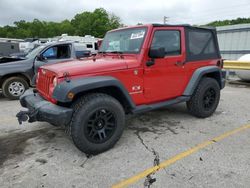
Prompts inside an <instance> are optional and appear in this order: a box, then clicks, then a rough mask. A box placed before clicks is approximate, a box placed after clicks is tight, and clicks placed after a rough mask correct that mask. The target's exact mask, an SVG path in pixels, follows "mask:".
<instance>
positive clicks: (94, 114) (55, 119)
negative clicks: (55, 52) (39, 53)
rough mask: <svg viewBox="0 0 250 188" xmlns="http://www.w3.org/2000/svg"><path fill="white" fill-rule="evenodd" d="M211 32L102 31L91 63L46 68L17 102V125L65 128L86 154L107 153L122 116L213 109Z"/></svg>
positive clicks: (166, 28)
mask: <svg viewBox="0 0 250 188" xmlns="http://www.w3.org/2000/svg"><path fill="white" fill-rule="evenodd" d="M222 66H223V61H222V59H221V56H220V51H219V47H218V42H217V36H216V30H214V29H205V28H198V27H191V26H187V25H175V26H171V25H160V24H153V25H143V26H136V27H128V28H123V29H118V30H114V31H110V32H108V33H107V34H106V36H105V38H104V39H103V41H102V45H101V49H100V51H99V54H98V55H97V56H96V57H93V58H92V59H88V60H87V59H86V60H80V61H72V62H67V63H60V64H53V65H48V66H47V65H46V66H43V67H41V68H40V69H39V71H38V77H37V89H35V90H34V89H30V90H28V91H26V92H25V94H24V95H22V96H21V98H20V103H21V105H22V106H23V107H25V108H27V109H28V110H27V111H21V112H19V113H18V114H17V117H18V120H19V122H20V123H22V122H23V121H27V120H28V121H29V122H35V121H46V122H49V123H51V124H53V125H57V126H66V127H67V128H68V130H69V131H70V135H71V137H72V139H73V142H74V144H75V145H76V147H77V148H78V149H80V150H81V151H83V152H85V153H88V154H98V153H101V152H104V151H106V150H108V149H110V148H112V147H113V146H114V145H115V143H116V142H117V141H118V140H119V138H120V137H121V135H122V132H123V129H124V126H125V115H126V114H137V113H142V112H146V111H150V110H154V109H158V108H162V107H166V106H169V105H173V104H177V103H180V102H186V104H187V109H188V110H189V112H190V113H191V114H193V115H194V116H196V117H200V118H206V117H209V116H211V115H212V114H213V113H214V111H215V110H216V108H217V106H218V104H219V100H220V90H221V89H223V88H224V86H225V79H224V78H223V76H222V71H221V69H222Z"/></svg>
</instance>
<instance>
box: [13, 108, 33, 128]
mask: <svg viewBox="0 0 250 188" xmlns="http://www.w3.org/2000/svg"><path fill="white" fill-rule="evenodd" d="M36 115H37V111H34V112H30V111H20V112H18V113H17V115H16V117H17V120H18V123H19V125H22V122H25V121H29V122H34V121H35V117H36Z"/></svg>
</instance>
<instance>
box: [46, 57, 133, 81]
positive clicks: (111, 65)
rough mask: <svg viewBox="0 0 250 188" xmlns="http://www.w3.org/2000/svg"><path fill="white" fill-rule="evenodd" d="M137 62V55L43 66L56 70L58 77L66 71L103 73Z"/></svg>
mask: <svg viewBox="0 0 250 188" xmlns="http://www.w3.org/2000/svg"><path fill="white" fill-rule="evenodd" d="M131 61H133V62H136V61H137V60H136V58H135V57H126V58H124V59H122V58H119V57H108V56H106V57H99V58H96V59H95V60H94V59H93V58H91V59H90V58H88V59H84V60H75V61H70V62H63V63H56V64H52V65H46V66H43V67H42V68H45V69H47V70H50V71H53V72H55V73H56V74H57V75H58V77H62V76H63V74H64V73H65V72H67V73H69V76H78V75H86V74H94V73H103V72H108V71H114V70H122V69H127V67H128V66H127V64H128V63H132V62H131Z"/></svg>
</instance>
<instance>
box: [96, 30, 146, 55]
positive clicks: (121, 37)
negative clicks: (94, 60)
mask: <svg viewBox="0 0 250 188" xmlns="http://www.w3.org/2000/svg"><path fill="white" fill-rule="evenodd" d="M146 31H147V28H134V29H123V30H118V31H112V32H109V33H107V34H106V35H105V37H104V39H103V42H102V45H101V49H100V51H99V52H101V53H105V52H116V53H139V52H140V50H141V46H142V43H143V41H144V38H145V35H146Z"/></svg>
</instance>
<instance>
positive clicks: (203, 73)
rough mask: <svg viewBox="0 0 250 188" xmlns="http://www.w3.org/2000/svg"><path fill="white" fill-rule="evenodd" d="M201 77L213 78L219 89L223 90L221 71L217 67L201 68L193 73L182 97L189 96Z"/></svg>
mask: <svg viewBox="0 0 250 188" xmlns="http://www.w3.org/2000/svg"><path fill="white" fill-rule="evenodd" d="M203 77H209V78H214V79H215V80H216V81H217V82H218V84H219V86H220V89H223V87H224V80H223V77H222V71H221V69H220V68H219V67H217V66H209V67H201V68H199V69H197V70H196V71H195V72H194V73H193V75H192V77H191V79H190V81H189V83H188V85H187V87H186V88H185V91H184V92H183V95H185V96H191V95H192V94H193V92H194V91H195V88H196V87H197V86H198V84H199V83H200V81H201V79H202V78H203Z"/></svg>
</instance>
